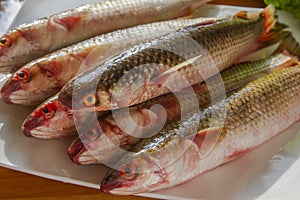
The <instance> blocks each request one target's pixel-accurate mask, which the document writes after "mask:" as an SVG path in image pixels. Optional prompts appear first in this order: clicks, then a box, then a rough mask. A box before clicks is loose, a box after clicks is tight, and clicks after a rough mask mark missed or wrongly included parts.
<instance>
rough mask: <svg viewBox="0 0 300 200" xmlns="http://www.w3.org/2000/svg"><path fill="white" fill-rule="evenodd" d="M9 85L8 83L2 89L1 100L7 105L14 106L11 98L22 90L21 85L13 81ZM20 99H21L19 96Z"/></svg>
mask: <svg viewBox="0 0 300 200" xmlns="http://www.w3.org/2000/svg"><path fill="white" fill-rule="evenodd" d="M7 84H8V83H6V84H5V85H4V86H3V87H2V89H1V99H2V100H3V101H4V102H5V103H7V104H14V103H13V100H12V99H11V97H12V94H13V93H15V92H16V91H18V90H20V89H22V87H21V83H20V82H17V81H13V82H10V83H9V86H8V85H7ZM16 98H18V97H16ZM19 98H21V97H20V96H19Z"/></svg>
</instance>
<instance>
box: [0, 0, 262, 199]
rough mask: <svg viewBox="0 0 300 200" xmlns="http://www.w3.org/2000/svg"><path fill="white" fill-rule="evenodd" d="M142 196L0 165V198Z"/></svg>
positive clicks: (236, 1)
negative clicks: (41, 175) (74, 182)
mask: <svg viewBox="0 0 300 200" xmlns="http://www.w3.org/2000/svg"><path fill="white" fill-rule="evenodd" d="M211 3H213V4H224V5H237V6H248V7H264V6H265V5H264V3H263V1H262V0H247V1H241V0H215V1H213V2H211ZM10 199H14V200H17V199H18V200H19V199H26V200H70V199H71V200H94V199H96V200H97V199H109V200H125V199H126V200H146V199H148V198H142V197H135V196H113V195H108V194H104V193H102V192H101V191H99V190H96V189H90V188H85V187H80V186H76V185H71V184H66V183H61V182H57V181H52V180H48V179H44V178H40V177H37V176H32V175H29V174H25V173H21V172H17V171H13V170H10V169H5V168H1V167H0V200H10Z"/></svg>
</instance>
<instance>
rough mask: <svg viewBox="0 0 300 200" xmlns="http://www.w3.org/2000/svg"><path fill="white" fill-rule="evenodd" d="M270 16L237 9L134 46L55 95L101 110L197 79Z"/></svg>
mask: <svg viewBox="0 0 300 200" xmlns="http://www.w3.org/2000/svg"><path fill="white" fill-rule="evenodd" d="M273 15H274V9H273V8H272V7H268V8H266V9H265V11H263V12H262V13H261V14H258V15H257V16H255V17H250V16H248V15H247V13H244V12H242V13H238V14H237V15H235V16H234V17H231V18H226V19H220V20H211V21H206V22H203V23H199V24H196V25H192V26H189V27H187V28H184V29H182V30H179V31H177V32H172V33H170V34H167V35H165V36H163V37H161V38H158V39H155V40H152V41H150V42H148V43H145V44H140V45H137V46H135V47H133V48H131V49H129V50H127V51H125V52H123V53H121V54H119V55H116V56H115V57H113V58H111V59H109V60H108V61H106V62H105V63H104V64H103V65H100V66H97V67H95V68H93V69H91V70H88V71H86V72H84V73H82V74H80V75H79V76H77V77H76V78H74V79H72V80H71V81H70V82H68V84H67V85H66V86H65V87H64V88H63V89H62V91H61V93H60V95H59V99H60V101H62V103H64V104H65V105H68V106H70V107H71V106H73V108H74V109H76V110H80V109H81V110H87V111H88V110H92V111H94V110H96V111H106V110H114V109H119V108H124V107H128V106H132V105H136V104H139V103H142V102H144V101H147V100H149V99H151V98H154V97H156V96H160V95H162V94H165V93H169V92H170V91H172V92H176V91H179V90H181V89H183V88H185V87H188V86H190V85H194V84H197V83H199V82H202V81H203V80H204V79H207V78H209V77H211V76H213V75H214V74H217V73H219V71H222V70H224V69H225V68H227V67H229V66H231V65H232V64H233V63H234V61H236V60H238V58H239V57H240V56H242V55H244V54H246V53H247V52H248V51H249V50H250V49H252V50H253V48H252V47H253V46H255V44H256V43H259V41H262V40H265V39H266V38H268V37H269V36H268V32H269V31H270V30H271V29H272V28H271V27H269V26H270V24H272V25H274V24H275V21H274V20H275V19H274V17H273ZM272 25H271V26H272ZM95 91H96V92H95Z"/></svg>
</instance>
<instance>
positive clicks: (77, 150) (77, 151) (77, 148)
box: [68, 138, 89, 165]
mask: <svg viewBox="0 0 300 200" xmlns="http://www.w3.org/2000/svg"><path fill="white" fill-rule="evenodd" d="M86 151H87V150H86V148H85V146H84V144H83V143H82V142H81V140H80V138H77V139H76V140H75V141H74V142H73V143H72V144H71V145H70V147H69V149H68V155H69V158H70V159H71V160H72V161H73V162H74V163H75V164H78V165H81V164H83V163H82V162H81V159H80V157H81V155H82V154H83V153H84V152H86ZM88 157H89V156H87V158H88ZM86 160H89V159H86Z"/></svg>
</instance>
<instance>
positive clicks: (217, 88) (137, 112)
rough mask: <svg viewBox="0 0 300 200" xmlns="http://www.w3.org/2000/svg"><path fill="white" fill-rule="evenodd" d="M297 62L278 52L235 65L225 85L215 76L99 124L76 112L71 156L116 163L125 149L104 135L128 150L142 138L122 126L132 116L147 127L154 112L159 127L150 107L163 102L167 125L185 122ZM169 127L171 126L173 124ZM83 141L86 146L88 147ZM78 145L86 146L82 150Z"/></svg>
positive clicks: (144, 133) (206, 122)
mask: <svg viewBox="0 0 300 200" xmlns="http://www.w3.org/2000/svg"><path fill="white" fill-rule="evenodd" d="M296 63H297V60H296V59H295V58H293V57H290V56H288V55H284V54H277V55H274V56H271V57H269V58H267V59H262V60H258V61H256V62H248V63H242V64H239V65H234V66H232V67H230V68H228V69H226V70H224V71H222V72H221V76H222V79H223V82H224V87H223V84H220V79H221V78H220V77H219V76H214V77H212V78H210V79H209V80H207V81H206V84H207V85H208V86H209V88H208V87H207V85H206V84H205V83H202V84H198V85H194V86H193V87H192V89H193V90H194V91H191V90H184V91H181V92H179V93H177V94H166V95H163V96H160V97H157V98H154V99H151V100H148V101H147V102H145V103H142V104H139V105H137V106H134V107H131V108H129V112H130V114H131V115H130V116H128V115H127V114H126V111H127V110H120V111H115V112H114V115H111V114H110V115H107V116H105V117H101V118H99V123H98V122H95V123H92V124H91V121H93V119H90V118H89V117H90V116H89V115H86V113H82V114H81V115H80V114H79V113H76V112H75V113H76V117H75V118H76V119H77V120H76V121H77V123H76V127H77V128H79V130H81V131H80V132H79V135H80V138H79V139H77V140H76V141H75V142H74V143H73V144H72V145H71V146H70V147H69V155H70V157H71V159H72V160H73V161H74V162H75V163H77V164H95V163H101V162H106V161H107V160H109V161H110V162H112V161H113V160H115V159H118V155H121V154H122V153H123V152H118V151H117V149H116V147H115V146H113V147H112V146H110V145H107V143H106V142H105V139H104V136H107V137H108V138H109V139H111V138H113V136H114V135H117V137H118V139H112V142H113V143H114V144H115V145H117V146H119V147H121V149H125V150H128V149H129V148H130V147H132V146H133V145H134V144H136V143H137V142H138V141H139V140H140V138H139V137H137V136H134V135H132V133H131V135H129V133H128V132H126V130H124V127H119V125H120V124H125V125H126V126H132V123H131V122H127V123H126V120H127V119H128V118H132V119H134V121H135V123H137V124H138V125H139V126H142V127H143V126H145V124H147V125H148V122H147V118H148V114H147V113H151V114H152V115H154V116H156V117H157V119H156V118H155V117H154V118H153V121H151V128H150V130H156V128H155V127H156V126H159V124H160V123H159V122H160V121H162V120H163V119H162V115H161V113H160V112H159V111H154V110H150V108H151V107H152V106H154V105H161V106H163V107H164V109H165V112H166V114H167V116H166V122H165V124H168V123H170V122H172V121H176V120H179V119H180V118H181V121H183V119H186V118H188V117H190V116H191V115H192V114H193V113H196V112H198V110H203V109H204V108H206V107H207V106H209V105H210V104H211V99H212V98H214V99H215V100H214V102H213V103H215V102H218V101H220V100H222V99H223V98H224V95H225V94H223V93H224V90H225V91H226V94H227V95H228V96H229V95H230V94H231V93H233V92H234V91H236V90H238V89H240V88H241V87H243V86H244V85H245V84H246V83H249V82H251V81H253V80H256V79H257V78H259V77H262V76H263V75H265V74H269V73H270V72H271V71H273V70H274V69H277V68H278V67H281V66H291V65H293V64H296ZM210 90H214V93H213V94H214V96H212V97H211V93H210ZM194 95H195V96H194ZM195 101H197V102H198V104H197V105H196V104H195ZM236 104H238V105H240V104H242V101H237V102H236ZM197 109H198V110H197ZM217 114H218V113H217ZM116 115H117V116H118V117H117V118H116V117H115V116H116ZM136 116H138V119H136ZM220 117H222V116H220ZM78 119H80V120H78ZM139 119H140V120H139ZM138 121H141V122H144V121H146V123H145V124H139V123H138ZM117 122H118V123H117ZM129 124H130V125H129ZM202 124H203V125H205V126H206V127H208V126H209V120H208V118H207V119H203V121H202ZM98 125H100V127H101V129H102V130H100V129H99V128H98ZM153 125H154V126H153ZM166 126H167V127H168V126H169V125H166ZM112 127H114V128H112ZM177 128H178V127H177ZM91 130H93V131H96V133H97V134H98V136H97V137H96V138H98V139H96V140H94V139H92V138H94V137H95V135H94V134H93V135H92V136H89V135H87V134H85V133H86V132H88V131H91ZM148 130H149V128H147V129H145V130H143V131H142V132H141V131H140V129H136V130H135V131H134V133H138V134H139V136H142V137H148V135H149V134H150V133H149V131H148ZM103 133H105V134H103ZM151 134H152V131H151ZM165 134H168V133H165ZM151 139H153V138H151ZM151 139H150V140H151ZM83 144H85V145H86V146H85V147H84V145H83ZM78 148H83V149H81V150H79V149H78ZM111 149H114V151H110V150H111ZM74 152H75V153H74ZM104 152H106V153H104Z"/></svg>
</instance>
